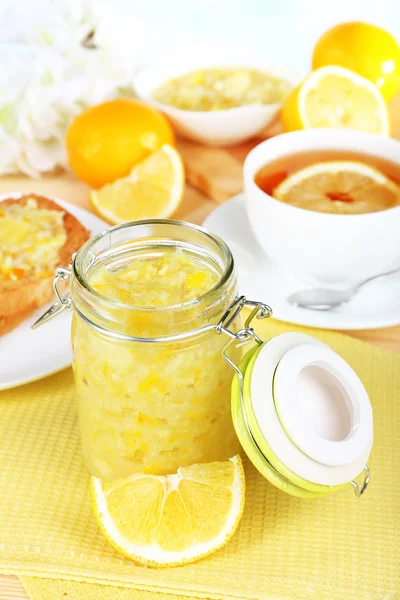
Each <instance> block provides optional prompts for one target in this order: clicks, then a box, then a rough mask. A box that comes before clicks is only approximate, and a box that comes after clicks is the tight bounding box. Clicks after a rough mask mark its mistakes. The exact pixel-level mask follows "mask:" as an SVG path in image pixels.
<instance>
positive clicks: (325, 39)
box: [312, 22, 400, 101]
mask: <svg viewBox="0 0 400 600" xmlns="http://www.w3.org/2000/svg"><path fill="white" fill-rule="evenodd" d="M327 65H338V66H340V67H346V69H350V70H351V71H354V72H355V73H358V74H359V75H362V76H363V77H366V78H367V79H369V80H370V81H372V82H373V83H375V84H376V85H377V86H378V88H379V90H380V91H381V93H382V96H383V97H384V99H385V100H386V101H388V100H390V99H391V98H393V96H394V95H395V94H396V93H397V91H398V90H399V89H400V47H399V44H398V43H397V41H396V40H395V38H394V37H393V36H392V35H391V34H390V33H389V32H388V31H386V30H385V29H382V28H380V27H376V25H370V24H369V23H360V22H355V23H341V24H340V25H336V26H335V27H332V28H331V29H329V30H328V31H327V32H326V33H324V34H323V35H322V36H321V37H320V39H319V40H318V42H317V43H316V45H315V48H314V52H313V56H312V68H313V69H319V68H320V67H325V66H327Z"/></svg>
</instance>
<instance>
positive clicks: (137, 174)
mask: <svg viewBox="0 0 400 600" xmlns="http://www.w3.org/2000/svg"><path fill="white" fill-rule="evenodd" d="M184 182H185V175H184V168H183V163H182V159H181V157H180V155H179V153H178V151H177V150H175V148H173V147H172V146H169V145H168V144H165V145H164V146H162V148H161V149H160V150H157V151H156V152H154V153H153V154H151V155H150V156H149V157H148V158H146V159H145V160H144V161H142V162H141V163H139V164H137V165H136V166H135V167H134V168H133V169H132V171H131V173H130V175H128V176H127V177H123V178H122V179H117V180H116V181H114V183H109V184H107V185H105V186H104V187H102V188H101V189H100V190H97V191H92V192H91V194H90V196H89V199H90V202H91V204H92V206H93V208H94V209H95V210H96V212H98V213H99V215H100V216H101V217H103V218H104V219H106V221H108V222H109V223H112V224H113V225H118V224H119V223H125V222H127V221H136V220H139V219H154V218H156V219H163V218H167V217H170V216H171V215H172V214H173V213H174V212H175V210H176V209H177V207H178V205H179V203H180V201H181V199H182V195H183V188H184Z"/></svg>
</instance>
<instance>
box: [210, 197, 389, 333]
mask: <svg viewBox="0 0 400 600" xmlns="http://www.w3.org/2000/svg"><path fill="white" fill-rule="evenodd" d="M204 227H206V228H207V229H208V230H210V231H211V232H214V233H216V234H217V235H219V236H220V237H222V238H223V239H224V240H225V242H226V243H227V244H228V246H229V247H230V249H231V251H232V253H233V256H234V258H235V263H236V268H237V272H238V278H239V292H240V294H244V295H246V296H247V298H249V299H251V300H260V301H262V302H266V303H267V304H269V305H270V306H271V307H272V310H273V313H274V317H275V318H276V319H278V320H280V321H286V322H288V323H296V324H298V325H306V326H309V327H321V328H323V329H378V328H380V327H390V326H393V325H399V324H400V275H399V274H396V275H392V276H388V277H386V278H384V279H380V280H377V281H375V282H371V283H369V284H366V285H365V286H364V287H363V288H361V290H360V291H359V292H358V293H357V294H356V295H355V296H354V297H353V298H352V300H351V301H350V302H348V303H347V304H344V305H343V306H340V307H338V308H335V309H333V310H331V311H317V310H311V309H305V308H298V307H296V306H292V305H290V304H289V303H288V302H287V297H288V296H289V295H290V294H292V293H293V292H297V291H300V290H305V289H310V288H311V287H313V286H310V284H308V283H305V282H304V281H301V280H299V279H296V278H295V277H293V276H292V275H289V274H287V273H285V272H283V271H282V269H281V268H279V267H278V266H277V265H275V264H274V263H273V262H272V261H271V260H270V259H269V258H268V256H267V255H266V254H265V253H264V252H263V250H262V249H261V248H260V246H259V245H258V243H257V241H256V239H255V237H254V234H253V232H252V230H251V226H250V223H249V220H248V218H247V214H246V210H245V206H244V196H243V194H239V195H238V196H235V197H234V198H232V199H231V200H229V201H228V202H225V203H224V204H222V205H221V206H219V207H218V208H217V209H216V210H215V211H214V212H212V213H211V214H210V215H209V216H208V217H207V219H206V220H205V222H204Z"/></svg>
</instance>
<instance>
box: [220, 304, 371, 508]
mask: <svg viewBox="0 0 400 600" xmlns="http://www.w3.org/2000/svg"><path fill="white" fill-rule="evenodd" d="M244 307H252V308H253V310H252V311H251V313H250V315H249V316H248V317H247V319H246V321H245V324H244V327H243V328H242V329H239V331H237V333H234V332H232V331H230V330H229V329H228V327H229V325H231V323H232V322H233V321H234V320H235V319H236V317H237V316H238V315H239V314H240V312H241V311H242V309H243V308H244ZM271 316H272V309H271V308H270V306H268V305H267V304H263V303H262V302H253V301H251V300H246V298H245V296H241V297H240V298H238V299H237V300H236V301H235V302H234V303H233V304H232V305H231V307H230V308H229V309H228V310H227V312H226V313H225V315H224V316H223V318H222V319H221V321H220V323H219V324H218V325H217V326H216V331H217V333H225V334H226V335H228V336H229V338H230V339H229V340H228V341H227V342H226V344H225V345H224V346H223V347H222V349H221V356H222V357H223V359H224V360H225V361H226V362H227V363H228V364H229V365H230V366H231V367H232V369H233V370H234V371H235V373H236V375H237V376H238V378H239V384H240V385H239V392H240V407H241V411H242V413H243V420H244V424H245V427H246V430H247V433H248V435H249V436H250V439H251V440H252V442H253V444H254V447H255V449H256V451H257V452H258V454H259V455H260V457H261V458H262V460H264V461H266V462H267V463H268V465H269V466H270V468H271V469H273V470H274V471H275V473H277V474H278V475H279V476H280V477H282V478H283V479H285V481H287V482H288V483H291V481H290V480H289V479H288V478H287V477H285V476H284V475H282V473H280V472H279V471H278V470H277V469H276V468H275V467H274V466H273V465H272V464H271V462H270V461H269V460H268V459H267V457H266V456H265V455H264V453H263V452H262V450H261V448H260V446H259V445H258V444H257V441H256V440H255V438H254V435H253V433H252V431H251V428H250V426H249V421H248V418H247V414H246V408H245V404H244V396H243V382H244V376H243V373H242V371H241V370H240V368H239V367H238V365H236V364H235V363H234V362H233V360H232V359H231V358H229V356H228V354H227V352H228V350H229V348H230V347H231V346H232V345H233V344H234V343H235V342H236V347H237V348H239V347H241V346H245V345H247V344H249V343H251V342H254V343H255V344H257V345H258V346H261V345H262V344H263V343H264V341H263V340H262V339H261V338H260V337H259V336H258V335H257V334H256V332H255V331H254V329H253V328H252V326H251V324H252V321H253V320H254V319H265V318H269V317H271ZM370 478H371V476H370V470H369V467H368V465H365V466H364V481H363V482H362V484H361V485H359V484H358V483H357V482H356V481H354V480H352V481H350V485H351V486H352V487H353V489H354V493H355V495H356V496H357V497H360V496H362V495H363V494H364V492H365V491H366V489H367V487H368V484H369V482H370Z"/></svg>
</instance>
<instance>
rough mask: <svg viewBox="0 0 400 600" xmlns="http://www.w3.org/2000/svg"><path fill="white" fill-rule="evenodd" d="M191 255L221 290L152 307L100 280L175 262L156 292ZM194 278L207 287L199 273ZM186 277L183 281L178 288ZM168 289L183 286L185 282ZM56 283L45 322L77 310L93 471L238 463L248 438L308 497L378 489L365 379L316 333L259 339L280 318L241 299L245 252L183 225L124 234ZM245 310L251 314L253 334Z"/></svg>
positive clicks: (99, 239) (260, 458)
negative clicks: (265, 322)
mask: <svg viewBox="0 0 400 600" xmlns="http://www.w3.org/2000/svg"><path fill="white" fill-rule="evenodd" d="M177 252H178V253H180V256H183V259H182V261H183V262H182V265H183V266H182V269H183V270H184V268H185V260H186V259H185V257H188V260H189V261H192V262H191V263H190V264H191V265H198V272H199V273H204V272H205V271H206V270H207V269H210V272H211V271H212V272H213V273H214V275H213V278H212V279H210V281H211V280H212V281H213V284H212V285H211V287H210V288H209V289H205V290H201V293H199V295H197V296H196V295H195V296H191V297H189V300H185V299H183V301H180V302H176V303H173V304H168V303H167V305H163V304H162V303H161V305H160V306H158V305H154V303H153V304H151V305H150V306H149V305H146V302H145V300H146V299H145V298H144V299H142V298H141V301H140V303H139V304H136V305H135V304H131V303H127V302H121V300H120V299H116V298H114V297H109V295H107V294H104V293H103V292H102V289H103V288H100V291H99V289H96V286H94V285H93V281H94V279H93V277H94V274H95V273H97V272H99V269H103V270H105V272H106V273H107V277H108V278H109V279H110V278H111V281H112V276H113V273H119V272H121V269H122V270H123V269H125V268H126V267H127V265H128V266H129V265H132V264H135V265H136V264H137V265H138V269H137V270H136V271H135V277H136V278H138V277H139V278H140V273H142V275H143V274H144V275H143V276H147V275H148V271H147V270H146V269H147V267H148V265H149V264H151V261H152V260H154V259H155V258H156V259H157V257H158V258H160V257H161V258H162V257H165V264H166V267H165V269H161V270H160V271H158V272H157V273H158V275H157V279H155V280H154V282H153V284H154V286H153V287H154V290H152V292H153V291H154V293H155V291H156V290H157V289H158V288H160V289H162V286H163V284H162V281H161V279H162V277H163V275H162V273H164V272H165V273H166V274H167V277H168V260H169V257H171V256H174V255H175V254H176V253H177ZM135 261H136V262H135ZM196 268H197V267H196ZM141 269H142V270H141ZM143 269H144V270H143ZM138 273H139V274H138ZM174 276H175V275H174ZM191 278H192V279H191V281H196V282H199V281H203V282H204V280H205V279H204V278H205V276H204V274H203V275H202V276H199V277H196V271H194V273H191ZM67 279H70V293H69V294H66V295H63V294H62V293H61V292H60V289H59V282H60V280H63V281H65V280H67ZM129 281H130V280H129ZM136 281H138V279H136ZM181 281H182V277H181V276H180V275H177V283H176V289H178V288H179V285H181V284H180V283H179V282H181ZM160 282H161V283H160ZM131 284H132V285H134V283H131ZM136 285H139V284H136ZM150 285H152V282H151V281H150ZM168 286H169V288H171V289H175V288H174V286H175V283H174V281H173V280H172V279H171V277H170V278H169V280H168ZM128 287H129V286H128ZM54 288H55V292H56V295H57V298H58V301H57V303H56V304H55V305H53V306H52V307H51V308H50V309H49V310H48V311H47V312H46V313H45V314H44V315H43V316H42V317H41V318H40V319H39V320H38V321H37V322H36V323H35V324H34V326H33V327H37V326H39V325H41V324H43V323H45V322H46V321H48V320H49V319H51V318H53V317H54V316H56V315H57V314H59V313H60V312H62V311H64V310H66V309H70V308H72V309H73V324H72V346H73V369H74V377H75V382H76V389H77V395H78V407H79V420H80V428H81V438H82V448H83V453H84V457H85V462H86V464H87V467H88V469H89V471H90V473H91V474H92V475H94V476H96V477H100V478H101V479H105V480H115V479H118V478H122V477H126V476H128V475H130V474H132V473H134V472H147V473H154V474H166V473H173V472H175V471H176V470H177V469H178V468H179V467H180V466H188V465H191V464H194V463H197V462H211V461H214V460H226V459H228V458H229V457H230V456H232V455H234V454H235V453H237V451H238V449H239V442H240V444H241V446H242V447H243V449H244V451H245V452H246V454H247V456H248V457H249V459H250V460H251V462H252V463H253V464H254V466H255V467H256V468H257V469H258V471H259V472H260V473H261V474H262V475H263V476H264V477H265V478H267V479H268V480H269V481H270V482H271V483H272V484H273V485H275V486H277V487H278V488H280V489H281V490H283V491H285V492H287V493H289V494H292V495H294V496H298V497H302V498H316V497H319V496H323V495H325V494H327V493H330V492H332V491H335V490H337V489H340V488H341V487H343V486H344V485H346V484H348V483H351V485H352V486H353V487H354V490H355V492H356V494H357V495H358V496H360V495H361V494H363V492H364V491H365V489H366V487H367V485H368V482H369V470H368V467H367V466H366V463H367V460H368V457H369V454H370V451H371V447H372V438H373V428H372V409H371V405H370V402H369V399H368V396H367V393H366V391H365V389H364V387H363V385H362V383H361V381H360V380H359V378H358V377H357V375H356V374H355V372H354V371H353V370H352V369H351V367H350V366H349V365H348V364H347V363H346V362H345V361H344V360H343V359H342V358H341V357H340V356H338V355H337V354H336V353H335V352H334V351H333V350H331V349H330V348H329V347H328V346H326V345H325V344H323V343H322V342H320V341H319V340H316V339H315V338H313V337H311V336H308V335H303V334H298V333H286V334H282V335H279V336H276V337H273V338H271V339H269V340H268V341H267V342H264V341H263V340H261V339H260V338H259V336H258V335H257V333H256V332H255V330H254V329H253V327H252V323H253V320H254V319H255V318H257V319H263V318H266V317H270V316H271V315H272V311H271V309H270V307H269V306H267V305H266V304H263V303H261V302H253V301H250V300H247V299H246V298H245V297H244V296H240V297H238V295H237V283H236V275H235V270H234V262H233V258H232V254H231V252H230V250H229V248H228V246H227V245H226V244H225V242H223V241H222V240H221V239H220V238H218V237H216V236H213V235H211V234H210V233H208V232H207V231H206V230H204V229H202V228H200V227H197V226H194V225H191V224H188V223H184V222H180V221H157V220H154V221H140V222H136V223H127V224H124V225H120V226H118V227H114V228H112V229H110V230H108V231H106V232H104V233H102V234H100V235H97V236H95V237H93V238H92V239H91V240H89V241H88V242H87V243H86V244H85V245H84V246H83V247H82V248H81V249H80V250H79V252H78V253H77V254H76V256H75V257H74V259H73V262H72V263H71V265H70V267H69V269H66V268H64V267H60V268H59V269H57V272H56V276H55V279H54ZM199 289H200V288H199ZM152 296H154V294H152ZM244 308H250V309H251V312H250V314H249V315H248V316H247V319H246V321H245V323H244V326H242V322H241V312H242V310H243V309H244ZM227 338H228V339H227ZM250 343H251V347H250V350H248V352H247V353H246V354H245V355H244V356H243V353H242V346H244V345H247V344H250ZM232 369H234V372H235V373H234V374H233V373H232ZM232 375H233V382H232ZM235 432H236V434H235ZM362 471H364V481H363V483H362V485H361V486H359V485H358V484H357V483H356V481H355V478H356V477H357V476H358V475H359V474H360V473H361V472H362Z"/></svg>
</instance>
